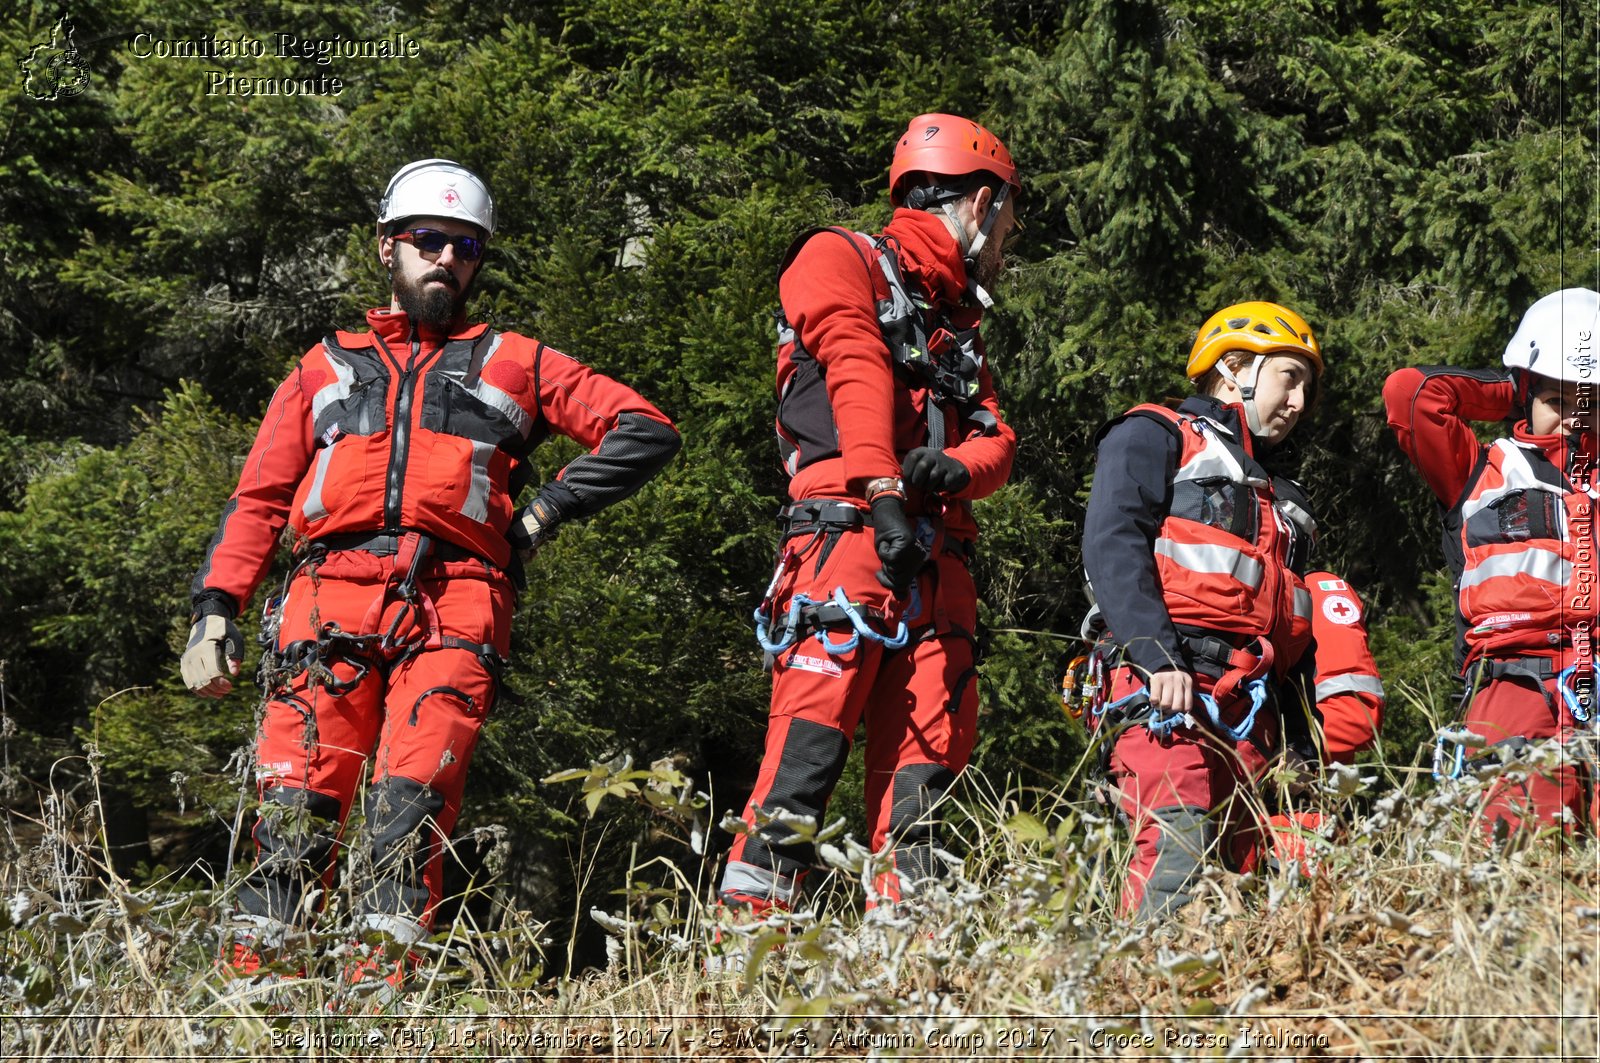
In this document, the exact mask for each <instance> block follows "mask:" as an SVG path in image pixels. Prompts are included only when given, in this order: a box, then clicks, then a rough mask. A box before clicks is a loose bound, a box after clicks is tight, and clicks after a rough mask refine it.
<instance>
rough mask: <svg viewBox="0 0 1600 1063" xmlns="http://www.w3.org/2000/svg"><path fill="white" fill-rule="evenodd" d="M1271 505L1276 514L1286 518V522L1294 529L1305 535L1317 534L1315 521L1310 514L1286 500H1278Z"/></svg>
mask: <svg viewBox="0 0 1600 1063" xmlns="http://www.w3.org/2000/svg"><path fill="white" fill-rule="evenodd" d="M1273 505H1274V506H1276V507H1277V509H1278V512H1279V513H1282V514H1283V515H1284V517H1285V518H1287V519H1288V521H1289V522H1290V523H1291V524H1293V525H1294V526H1295V527H1296V528H1299V529H1300V530H1301V531H1303V532H1305V533H1306V534H1307V535H1316V534H1317V519H1316V518H1315V517H1313V516H1312V515H1311V514H1309V513H1307V512H1306V511H1305V510H1304V509H1302V508H1301V507H1300V506H1298V505H1296V504H1295V503H1293V502H1291V501H1289V500H1288V499H1287V498H1280V499H1278V500H1277V501H1276V502H1274V503H1273Z"/></svg>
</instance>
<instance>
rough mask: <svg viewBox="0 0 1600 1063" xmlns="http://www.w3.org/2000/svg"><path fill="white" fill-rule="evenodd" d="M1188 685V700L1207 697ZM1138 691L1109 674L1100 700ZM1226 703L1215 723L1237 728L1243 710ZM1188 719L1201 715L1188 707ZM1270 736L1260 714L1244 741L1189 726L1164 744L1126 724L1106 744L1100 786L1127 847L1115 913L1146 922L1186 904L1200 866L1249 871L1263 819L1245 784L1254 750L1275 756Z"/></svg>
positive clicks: (1120, 675) (1265, 714) (1201, 679)
mask: <svg viewBox="0 0 1600 1063" xmlns="http://www.w3.org/2000/svg"><path fill="white" fill-rule="evenodd" d="M1194 680H1195V689H1196V691H1197V693H1207V694H1209V693H1210V692H1211V690H1212V688H1213V686H1214V684H1215V682H1216V681H1215V680H1214V679H1212V678H1210V677H1208V676H1206V675H1203V674H1199V673H1197V674H1196V675H1195V677H1194ZM1143 688H1144V683H1143V681H1142V680H1141V679H1139V678H1137V677H1136V676H1135V674H1134V672H1133V670H1132V669H1131V668H1128V667H1127V666H1123V667H1119V668H1114V669H1112V670H1111V673H1110V676H1109V689H1108V690H1107V701H1108V702H1116V701H1118V700H1119V699H1121V698H1124V697H1127V696H1128V695H1130V694H1133V693H1135V692H1136V691H1139V690H1142V689H1143ZM1230 701H1231V702H1232V703H1231V704H1226V705H1222V706H1221V707H1220V708H1221V712H1222V716H1223V720H1224V722H1226V723H1227V724H1229V725H1230V726H1235V727H1237V726H1238V725H1239V724H1240V722H1241V721H1242V719H1243V718H1244V716H1245V714H1246V712H1247V711H1248V702H1247V701H1245V700H1243V699H1241V698H1233V699H1230ZM1197 702H1198V698H1197ZM1195 712H1196V714H1197V717H1198V716H1200V715H1203V712H1202V711H1201V710H1200V709H1199V708H1198V705H1197V707H1196V710H1195ZM1116 722H1117V721H1115V720H1108V721H1103V724H1104V725H1109V726H1115V724H1116ZM1278 728H1279V722H1278V716H1277V713H1276V711H1274V710H1273V709H1272V708H1271V707H1270V706H1268V707H1264V708H1263V709H1262V710H1261V712H1260V714H1259V715H1258V716H1257V718H1256V723H1255V727H1254V729H1253V731H1252V734H1251V735H1250V738H1249V739H1248V740H1245V741H1239V742H1235V741H1232V740H1231V739H1229V738H1226V737H1224V736H1222V735H1220V734H1218V733H1216V732H1214V731H1212V730H1211V729H1210V728H1209V726H1208V725H1207V724H1206V723H1204V722H1199V721H1198V719H1197V722H1196V724H1195V726H1193V727H1187V726H1185V727H1180V728H1178V729H1177V730H1175V731H1173V732H1172V733H1171V734H1170V735H1167V736H1165V737H1158V736H1157V735H1154V734H1152V733H1151V732H1150V731H1149V730H1148V729H1147V728H1146V727H1145V726H1144V725H1143V724H1135V725H1133V726H1131V727H1129V728H1127V729H1126V730H1124V731H1123V732H1122V733H1121V734H1119V735H1118V736H1117V737H1116V738H1115V739H1114V744H1113V745H1112V749H1111V764H1110V773H1109V775H1110V777H1109V782H1110V784H1111V786H1112V788H1113V792H1114V793H1115V795H1116V798H1117V803H1118V806H1119V808H1120V809H1121V812H1122V814H1123V816H1124V817H1126V819H1127V821H1128V825H1129V832H1130V833H1131V834H1132V836H1133V846H1134V851H1133V856H1132V858H1131V860H1130V861H1129V865H1128V877H1127V880H1126V882H1125V883H1124V886H1123V891H1122V911H1123V914H1124V915H1132V916H1135V917H1137V918H1139V919H1148V918H1155V917H1159V916H1162V915H1166V914H1168V913H1170V912H1172V911H1175V910H1176V909H1178V908H1179V907H1181V906H1183V905H1184V904H1187V903H1188V902H1189V901H1190V900H1191V899H1192V896H1193V894H1192V892H1191V888H1192V886H1193V881H1194V878H1195V876H1196V875H1197V874H1198V873H1199V871H1200V868H1201V866H1202V865H1203V864H1204V863H1205V862H1206V861H1208V860H1216V859H1220V860H1221V862H1222V863H1223V864H1224V865H1225V866H1227V867H1228V868H1230V869H1231V870H1236V871H1237V870H1242V869H1244V868H1246V867H1248V866H1252V865H1253V864H1254V862H1255V859H1256V857H1257V855H1258V854H1257V849H1258V847H1260V846H1261V845H1262V841H1263V837H1264V835H1263V824H1264V821H1265V819H1266V811H1265V809H1264V807H1263V804H1262V801H1261V798H1260V795H1259V794H1258V793H1257V792H1256V786H1255V783H1256V780H1258V779H1259V778H1260V777H1261V776H1262V774H1263V773H1264V772H1265V771H1266V768H1267V765H1268V758H1267V756H1266V755H1265V754H1263V753H1262V750H1263V749H1274V748H1276V746H1277V743H1278Z"/></svg>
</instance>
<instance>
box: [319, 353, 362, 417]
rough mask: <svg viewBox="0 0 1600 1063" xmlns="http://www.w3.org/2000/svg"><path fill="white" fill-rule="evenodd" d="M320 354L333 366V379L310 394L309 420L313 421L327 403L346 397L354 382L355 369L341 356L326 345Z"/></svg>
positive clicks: (325, 407) (320, 414)
mask: <svg viewBox="0 0 1600 1063" xmlns="http://www.w3.org/2000/svg"><path fill="white" fill-rule="evenodd" d="M322 354H323V357H325V358H327V360H328V364H329V365H331V366H333V375H334V381H333V383H331V384H325V385H323V386H322V387H320V388H318V389H317V393H316V394H315V395H313V396H311V420H312V422H313V423H314V422H315V421H316V420H317V418H319V417H321V416H322V411H323V410H325V409H327V407H328V403H330V402H338V401H339V400H340V399H348V398H349V397H350V392H351V390H352V389H353V388H354V386H355V382H356V374H355V370H353V369H351V368H350V366H349V365H347V364H346V363H345V361H344V360H343V359H342V358H339V357H338V356H337V355H335V354H334V353H333V352H332V351H330V350H328V349H327V348H326V347H324V348H323V349H322Z"/></svg>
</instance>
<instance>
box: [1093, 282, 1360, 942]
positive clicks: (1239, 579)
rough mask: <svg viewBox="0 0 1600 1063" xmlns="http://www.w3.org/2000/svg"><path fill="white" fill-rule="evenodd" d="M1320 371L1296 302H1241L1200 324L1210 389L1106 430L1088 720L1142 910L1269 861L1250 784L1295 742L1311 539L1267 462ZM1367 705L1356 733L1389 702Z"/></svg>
mask: <svg viewBox="0 0 1600 1063" xmlns="http://www.w3.org/2000/svg"><path fill="white" fill-rule="evenodd" d="M1321 373H1322V348H1321V346H1320V345H1319V344H1318V343H1317V339H1316V337H1315V336H1314V335H1313V334H1312V332H1311V328H1310V326H1309V325H1307V324H1306V322H1305V320H1304V319H1303V318H1301V317H1300V315H1298V314H1296V313H1295V312H1294V311H1292V310H1290V309H1288V308H1287V307H1283V306H1279V305H1278V304H1276V303H1266V302H1247V303H1240V304H1237V305H1235V306H1230V307H1227V308H1226V309H1224V310H1221V311H1219V312H1218V313H1216V314H1214V315H1212V316H1211V317H1210V318H1208V319H1207V320H1206V322H1205V324H1203V325H1202V326H1201V327H1200V330H1199V333H1198V334H1197V336H1196V338H1195V342H1194V346H1193V349H1192V350H1191V351H1190V354H1189V362H1188V367H1187V375H1188V376H1189V378H1190V380H1191V381H1193V382H1194V383H1195V385H1196V388H1197V390H1198V393H1197V394H1196V395H1194V396H1192V397H1190V398H1188V399H1186V400H1184V402H1183V403H1182V404H1181V405H1179V406H1178V407H1177V408H1176V409H1171V408H1168V407H1166V406H1157V405H1141V406H1136V407H1134V409H1132V410H1130V411H1129V412H1128V413H1126V414H1124V415H1123V416H1121V417H1119V418H1116V419H1115V420H1113V421H1112V422H1110V423H1109V424H1108V425H1106V426H1105V427H1104V428H1102V429H1101V430H1100V433H1099V435H1098V436H1097V441H1098V445H1099V450H1098V457H1097V463H1096V466H1095V477H1094V484H1093V487H1092V489H1091V491H1090V495H1089V506H1088V513H1087V515H1086V518H1085V522H1084V546H1083V556H1084V568H1085V570H1086V571H1087V574H1088V576H1089V581H1090V584H1091V587H1092V591H1093V594H1094V597H1095V600H1096V603H1097V606H1096V607H1097V611H1098V613H1099V615H1100V620H1101V621H1102V625H1101V627H1100V631H1099V642H1098V645H1097V647H1096V650H1097V654H1098V656H1099V657H1100V658H1101V659H1103V660H1104V661H1105V663H1106V668H1107V674H1106V677H1105V682H1104V683H1103V684H1102V690H1103V692H1104V699H1105V700H1104V701H1103V702H1102V703H1101V705H1099V706H1097V709H1098V711H1097V712H1095V713H1094V714H1093V717H1094V718H1093V720H1092V724H1093V725H1094V726H1095V727H1096V730H1097V734H1098V735H1099V741H1100V744H1101V748H1102V751H1103V753H1102V756H1103V767H1104V768H1105V769H1106V771H1107V774H1108V776H1109V782H1110V783H1111V786H1112V791H1113V792H1114V794H1115V795H1116V798H1117V800H1118V802H1119V804H1120V806H1121V809H1122V811H1123V813H1124V814H1125V815H1126V816H1127V818H1128V821H1129V823H1130V825H1131V830H1132V833H1133V836H1134V843H1135V852H1134V855H1133V858H1132V861H1131V866H1130V868H1129V875H1128V881H1127V885H1126V888H1125V890H1124V893H1123V907H1124V909H1125V910H1126V911H1128V912H1130V913H1133V914H1135V915H1137V916H1138V917H1140V918H1148V917H1153V916H1159V915H1163V914H1165V913H1167V912H1170V911H1171V910H1173V909H1175V908H1177V907H1178V906H1180V905H1182V904H1184V903H1186V902H1187V901H1188V900H1189V884H1190V882H1191V881H1192V878H1193V876H1194V874H1195V872H1196V871H1197V870H1198V869H1199V866H1200V864H1201V862H1202V861H1203V860H1205V859H1207V858H1210V857H1213V856H1215V855H1217V854H1219V853H1220V855H1221V857H1222V858H1223V859H1224V860H1225V861H1226V862H1227V863H1229V864H1230V865H1231V866H1233V867H1235V868H1239V867H1242V866H1245V865H1247V864H1248V863H1250V862H1252V861H1253V859H1254V856H1255V850H1256V843H1257V837H1258V833H1259V831H1260V829H1261V824H1259V823H1258V822H1257V820H1256V816H1255V815H1254V813H1253V811H1252V810H1253V809H1254V808H1258V807H1259V802H1258V801H1254V800H1250V799H1249V797H1248V795H1249V794H1250V792H1251V790H1252V787H1253V780H1255V779H1257V778H1260V777H1261V775H1262V773H1263V772H1264V771H1265V770H1266V767H1267V764H1268V761H1269V759H1271V758H1272V757H1274V756H1276V755H1277V753H1278V750H1279V749H1281V748H1282V745H1283V737H1284V730H1285V723H1286V722H1288V721H1286V720H1285V719H1283V718H1282V716H1281V714H1280V711H1279V700H1280V684H1282V683H1283V682H1284V680H1285V679H1286V677H1288V675H1289V673H1290V672H1291V671H1294V670H1297V669H1309V668H1310V667H1311V665H1312V662H1311V661H1310V660H1309V656H1310V655H1309V654H1308V653H1307V650H1308V649H1309V646H1310V642H1311V616H1310V604H1311V596H1310V595H1309V594H1308V593H1307V590H1306V587H1305V585H1304V583H1303V581H1302V579H1301V575H1300V573H1303V572H1304V571H1305V569H1306V565H1307V561H1308V558H1309V550H1310V545H1311V541H1312V537H1313V535H1314V534H1315V523H1314V522H1313V521H1312V519H1311V516H1310V513H1309V505H1308V503H1307V502H1306V499H1305V496H1304V494H1303V492H1302V491H1301V490H1300V489H1299V487H1298V485H1296V484H1294V483H1293V482H1292V481H1290V480H1287V479H1284V478H1282V477H1275V476H1273V475H1271V474H1270V473H1268V472H1267V471H1266V470H1265V469H1264V468H1262V466H1261V464H1260V463H1259V461H1258V458H1259V456H1260V454H1261V453H1262V452H1263V451H1265V450H1267V449H1269V448H1271V447H1273V446H1276V445H1277V444H1279V443H1281V442H1282V441H1283V440H1284V439H1285V438H1287V437H1288V435H1289V434H1290V433H1291V432H1292V431H1293V430H1294V429H1295V427H1296V426H1297V425H1298V424H1299V422H1300V419H1301V418H1302V416H1303V415H1304V414H1305V412H1306V410H1307V408H1308V407H1309V406H1310V405H1311V402H1312V400H1313V398H1314V397H1315V392H1316V386H1317V382H1318V380H1319V378H1320V376H1321ZM1353 615H1359V614H1353ZM1363 645H1364V643H1363ZM1369 660H1370V658H1369ZM1372 678H1373V681H1374V683H1375V680H1376V677H1375V676H1373V677H1372ZM1369 685H1370V684H1369ZM1378 696H1379V697H1381V694H1379V695H1378ZM1313 700H1314V698H1312V697H1310V696H1307V701H1308V702H1310V701H1313ZM1285 704H1287V702H1285ZM1361 704H1362V703H1360V702H1357V705H1358V706H1359V705H1361ZM1380 704H1381V702H1380ZM1357 711H1358V712H1359V713H1360V714H1361V715H1362V717H1363V719H1364V721H1365V727H1364V729H1362V728H1357V729H1356V739H1355V741H1354V743H1353V744H1355V745H1360V744H1361V736H1362V735H1365V736H1366V737H1367V739H1368V740H1370V734H1371V730H1372V728H1373V727H1374V726H1375V724H1376V711H1375V710H1374V709H1372V708H1371V707H1361V708H1358V709H1357ZM1293 715H1298V716H1299V717H1301V718H1304V717H1305V715H1306V714H1305V713H1299V714H1293ZM1301 730H1302V731H1304V732H1305V733H1306V734H1307V735H1308V736H1309V734H1310V731H1311V728H1310V727H1309V726H1306V727H1303V728H1301ZM1306 744H1309V743H1306ZM1347 744H1349V743H1347ZM1344 752H1346V753H1348V752H1349V750H1345V751H1344ZM1312 755H1315V752H1314V750H1313V751H1312Z"/></svg>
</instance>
